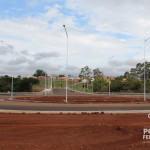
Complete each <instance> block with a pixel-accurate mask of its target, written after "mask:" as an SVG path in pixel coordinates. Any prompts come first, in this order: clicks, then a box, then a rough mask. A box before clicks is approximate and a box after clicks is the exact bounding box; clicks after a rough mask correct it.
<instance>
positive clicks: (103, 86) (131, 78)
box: [79, 62, 150, 92]
mask: <svg viewBox="0 0 150 150" xmlns="http://www.w3.org/2000/svg"><path fill="white" fill-rule="evenodd" d="M90 76H93V77H94V79H95V80H94V82H93V90H94V92H108V88H109V87H108V86H109V82H108V81H106V80H104V78H103V77H104V76H103V72H102V71H100V70H99V68H96V69H93V71H92V69H90V68H89V67H88V66H85V67H84V68H81V71H80V73H79V77H80V78H85V79H87V80H88V82H89V83H90ZM145 77H146V87H147V88H146V92H150V62H145ZM143 80H144V63H137V64H136V66H135V68H131V69H130V71H129V72H128V71H127V72H125V73H124V75H122V76H119V77H115V79H114V80H111V87H110V89H111V92H143V88H144V81H143Z"/></svg>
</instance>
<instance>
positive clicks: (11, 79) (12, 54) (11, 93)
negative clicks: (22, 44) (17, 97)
mask: <svg viewBox="0 0 150 150" xmlns="http://www.w3.org/2000/svg"><path fill="white" fill-rule="evenodd" d="M1 42H2V43H4V44H6V45H7V46H8V47H9V48H11V49H12V64H13V51H14V50H13V47H12V46H11V45H9V44H7V43H6V42H4V41H1ZM13 79H14V77H13V71H12V79H11V98H10V99H11V100H13Z"/></svg>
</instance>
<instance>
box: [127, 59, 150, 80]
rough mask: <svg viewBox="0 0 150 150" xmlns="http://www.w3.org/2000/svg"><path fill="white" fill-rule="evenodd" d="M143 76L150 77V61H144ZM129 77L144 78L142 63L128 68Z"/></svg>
mask: <svg viewBox="0 0 150 150" xmlns="http://www.w3.org/2000/svg"><path fill="white" fill-rule="evenodd" d="M145 76H146V78H148V79H150V62H147V61H146V62H145ZM130 77H132V78H138V79H144V63H137V64H136V67H135V68H131V69H130Z"/></svg>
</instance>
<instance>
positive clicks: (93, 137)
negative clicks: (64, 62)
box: [0, 113, 150, 150]
mask: <svg viewBox="0 0 150 150" xmlns="http://www.w3.org/2000/svg"><path fill="white" fill-rule="evenodd" d="M144 126H150V119H148V117H147V114H116V115H114V114H107V115H106V114H82V115H76V114H70V115H61V114H60V115H46V114H2V113H1V114H0V150H27V149H28V150H148V149H149V148H150V143H148V144H147V143H143V140H142V136H143V128H144Z"/></svg>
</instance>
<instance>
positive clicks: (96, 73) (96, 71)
mask: <svg viewBox="0 0 150 150" xmlns="http://www.w3.org/2000/svg"><path fill="white" fill-rule="evenodd" d="M93 75H94V77H95V78H97V77H102V76H103V72H101V71H100V70H99V68H95V69H94V70H93Z"/></svg>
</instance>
